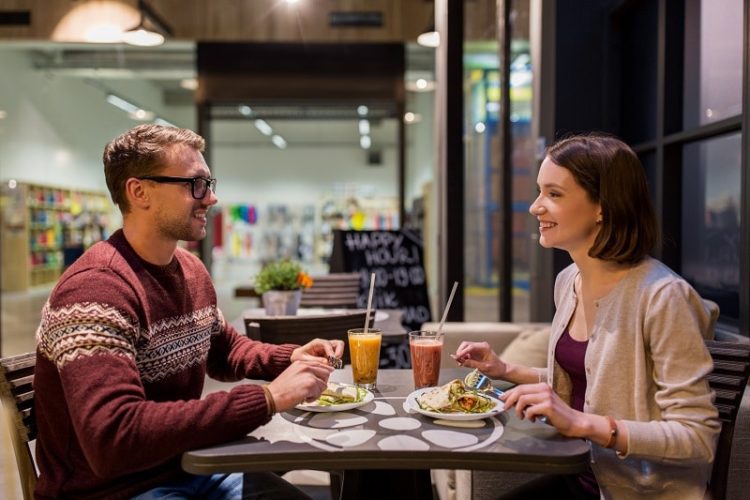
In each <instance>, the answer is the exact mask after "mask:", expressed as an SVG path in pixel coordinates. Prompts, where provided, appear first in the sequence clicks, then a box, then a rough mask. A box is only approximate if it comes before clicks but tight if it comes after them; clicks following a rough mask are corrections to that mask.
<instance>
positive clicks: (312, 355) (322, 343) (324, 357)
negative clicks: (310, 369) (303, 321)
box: [291, 339, 344, 364]
mask: <svg viewBox="0 0 750 500" xmlns="http://www.w3.org/2000/svg"><path fill="white" fill-rule="evenodd" d="M343 354H344V342H343V341H341V340H325V339H315V340H311V341H310V342H308V343H307V344H305V345H303V346H301V347H298V348H297V349H295V350H294V351H292V356H291V360H292V361H302V360H306V361H317V362H318V363H323V364H328V358H329V357H331V356H333V357H334V358H341V356H342V355H343Z"/></svg>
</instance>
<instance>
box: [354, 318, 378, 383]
mask: <svg viewBox="0 0 750 500" xmlns="http://www.w3.org/2000/svg"><path fill="white" fill-rule="evenodd" d="M347 333H348V335H349V355H350V357H351V359H352V378H353V379H354V383H355V384H357V385H358V386H362V387H364V388H365V389H367V390H372V389H373V388H374V387H375V382H377V379H378V366H379V365H380V343H381V339H382V332H381V331H380V330H378V329H377V328H368V329H367V333H365V330H364V328H353V329H351V330H349V331H348V332H347Z"/></svg>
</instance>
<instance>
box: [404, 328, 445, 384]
mask: <svg viewBox="0 0 750 500" xmlns="http://www.w3.org/2000/svg"><path fill="white" fill-rule="evenodd" d="M409 350H410V351H411V369H412V372H413V373H414V388H415V389H421V388H422V387H434V386H436V385H438V379H439V378H440V357H441V355H442V353H443V334H442V333H438V332H434V331H426V330H419V331H414V332H409Z"/></svg>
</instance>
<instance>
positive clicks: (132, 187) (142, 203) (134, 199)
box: [125, 177, 151, 210]
mask: <svg viewBox="0 0 750 500" xmlns="http://www.w3.org/2000/svg"><path fill="white" fill-rule="evenodd" d="M125 197H126V198H127V199H128V202H129V203H130V206H133V207H138V208H140V209H143V210H145V209H147V208H148V207H149V206H151V197H150V196H149V192H148V189H146V185H145V184H144V183H143V181H141V180H140V179H136V178H135V177H131V178H130V179H128V180H127V181H125Z"/></svg>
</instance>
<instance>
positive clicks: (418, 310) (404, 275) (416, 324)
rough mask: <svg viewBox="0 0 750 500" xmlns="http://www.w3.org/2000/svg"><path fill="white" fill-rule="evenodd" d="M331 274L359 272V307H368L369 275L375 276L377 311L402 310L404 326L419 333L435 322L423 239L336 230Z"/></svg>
mask: <svg viewBox="0 0 750 500" xmlns="http://www.w3.org/2000/svg"><path fill="white" fill-rule="evenodd" d="M331 272H349V273H350V272H359V273H360V275H361V280H360V293H359V299H358V304H357V305H358V307H360V308H363V309H364V308H366V307H367V294H368V292H369V287H370V274H371V273H375V291H374V293H373V298H372V307H373V308H374V309H401V310H402V311H403V312H404V316H403V324H404V326H405V327H406V328H407V329H409V330H419V328H420V326H421V325H422V323H425V322H427V321H431V320H432V316H431V314H430V302H429V297H428V296H427V281H426V279H425V272H424V265H423V260H422V238H421V237H420V235H419V234H418V233H415V232H413V231H409V230H406V229H403V230H400V231H343V230H336V231H334V241H333V253H332V255H331Z"/></svg>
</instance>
